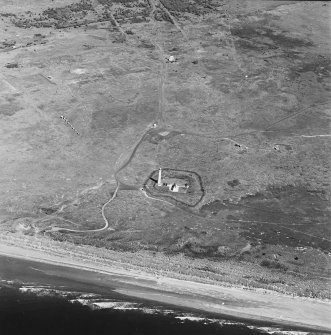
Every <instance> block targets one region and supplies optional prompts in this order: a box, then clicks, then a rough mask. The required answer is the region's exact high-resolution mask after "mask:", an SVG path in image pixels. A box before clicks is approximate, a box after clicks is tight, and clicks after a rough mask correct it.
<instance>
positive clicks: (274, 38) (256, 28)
mask: <svg viewBox="0 0 331 335" xmlns="http://www.w3.org/2000/svg"><path fill="white" fill-rule="evenodd" d="M231 34H232V35H233V36H235V37H238V38H239V40H238V41H237V42H236V44H237V45H238V46H239V47H241V48H243V49H251V50H253V51H257V50H260V51H261V50H263V49H268V50H270V49H284V50H289V49H290V50H292V49H295V48H298V47H311V46H313V43H312V42H311V41H307V40H303V39H299V38H296V37H291V36H287V35H286V33H284V32H277V31H275V30H273V29H271V28H268V27H267V25H266V21H265V20H262V21H259V22H257V23H246V24H245V23H244V24H242V25H240V26H236V27H232V28H231Z"/></svg>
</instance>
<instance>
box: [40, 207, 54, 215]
mask: <svg viewBox="0 0 331 335" xmlns="http://www.w3.org/2000/svg"><path fill="white" fill-rule="evenodd" d="M40 212H41V213H43V214H46V215H51V214H54V213H55V212H57V209H54V208H49V207H41V208H40Z"/></svg>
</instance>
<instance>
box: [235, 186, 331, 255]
mask: <svg viewBox="0 0 331 335" xmlns="http://www.w3.org/2000/svg"><path fill="white" fill-rule="evenodd" d="M236 207H237V210H240V212H241V213H240V214H239V215H238V214H237V218H238V219H239V220H242V222H243V223H242V226H241V227H242V229H243V232H242V233H241V235H242V236H244V237H245V238H247V239H248V240H255V241H258V242H261V241H263V242H264V243H269V244H280V245H288V246H294V247H296V246H309V247H314V248H320V249H322V250H326V251H331V242H330V240H329V238H328V237H329V236H330V227H329V222H330V219H331V213H330V210H329V209H328V200H327V199H326V197H324V195H323V194H315V193H311V192H309V190H307V189H305V188H304V187H299V186H298V187H294V186H292V187H291V186H285V187H270V188H269V189H267V190H266V191H265V192H261V193H256V194H255V195H251V196H247V197H245V198H242V199H241V200H240V201H239V203H238V204H237V205H236ZM232 220H233V219H231V220H230V221H232Z"/></svg>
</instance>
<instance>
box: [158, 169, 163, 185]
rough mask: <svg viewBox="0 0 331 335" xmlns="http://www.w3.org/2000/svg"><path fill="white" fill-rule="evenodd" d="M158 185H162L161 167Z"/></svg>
mask: <svg viewBox="0 0 331 335" xmlns="http://www.w3.org/2000/svg"><path fill="white" fill-rule="evenodd" d="M157 186H162V169H161V168H159V178H158V179H157Z"/></svg>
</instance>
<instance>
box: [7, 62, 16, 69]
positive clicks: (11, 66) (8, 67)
mask: <svg viewBox="0 0 331 335" xmlns="http://www.w3.org/2000/svg"><path fill="white" fill-rule="evenodd" d="M5 67H6V68H7V69H17V68H18V63H16V62H15V63H8V64H6V65H5Z"/></svg>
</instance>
